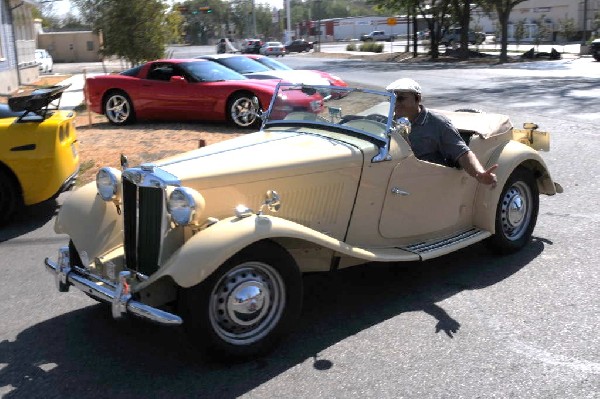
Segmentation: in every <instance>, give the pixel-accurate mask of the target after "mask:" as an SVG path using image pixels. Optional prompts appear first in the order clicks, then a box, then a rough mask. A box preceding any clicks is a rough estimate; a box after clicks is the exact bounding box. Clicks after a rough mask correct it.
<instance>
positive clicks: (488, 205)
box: [474, 141, 562, 233]
mask: <svg viewBox="0 0 600 399" xmlns="http://www.w3.org/2000/svg"><path fill="white" fill-rule="evenodd" d="M493 164H498V168H497V169H496V172H495V173H496V176H497V178H498V184H497V185H496V188H494V189H490V187H489V186H485V185H480V186H479V188H478V190H477V194H476V196H475V203H474V224H475V226H477V227H479V228H481V229H484V230H487V231H490V232H492V233H494V232H495V226H496V224H495V220H496V207H497V205H498V201H499V199H500V194H502V189H503V187H504V185H505V184H506V181H507V180H508V178H509V177H510V175H511V174H512V173H513V171H514V170H515V169H516V168H517V167H519V166H523V167H525V168H527V169H529V170H531V171H532V172H533V174H534V176H535V179H536V181H537V185H538V189H539V192H540V194H546V195H554V194H556V193H561V192H562V188H561V187H560V185H558V184H555V183H554V181H553V180H552V177H551V176H550V172H549V171H548V167H547V166H546V163H545V162H544V160H543V159H542V157H541V156H540V154H539V153H538V152H537V151H535V150H534V149H532V148H531V147H529V146H526V145H524V144H522V143H519V142H516V141H509V142H508V143H507V144H506V145H505V146H504V147H502V148H501V150H500V151H498V153H497V154H496V155H495V156H492V157H491V158H490V160H489V162H488V164H487V165H486V166H485V167H486V169H487V168H489V167H490V166H492V165H493Z"/></svg>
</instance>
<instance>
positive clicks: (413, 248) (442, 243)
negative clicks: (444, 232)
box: [402, 229, 486, 254]
mask: <svg viewBox="0 0 600 399" xmlns="http://www.w3.org/2000/svg"><path fill="white" fill-rule="evenodd" d="M480 234H486V232H484V231H483V230H480V229H470V230H467V231H463V232H461V233H458V234H456V235H454V236H452V237H447V238H445V239H443V240H439V241H435V242H420V243H417V244H412V245H408V246H406V247H403V248H402V249H405V250H407V251H410V252H414V253H417V254H419V253H426V252H431V251H434V250H436V249H440V248H444V247H447V246H451V245H455V244H458V243H459V242H462V241H465V240H468V239H470V238H472V237H475V236H477V235H480Z"/></svg>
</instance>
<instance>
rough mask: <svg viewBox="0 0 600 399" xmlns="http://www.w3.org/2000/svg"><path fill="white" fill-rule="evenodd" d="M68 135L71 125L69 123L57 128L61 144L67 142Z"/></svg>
mask: <svg viewBox="0 0 600 399" xmlns="http://www.w3.org/2000/svg"><path fill="white" fill-rule="evenodd" d="M70 134H71V123H70V122H67V123H63V124H61V125H60V126H59V127H58V139H59V140H60V142H61V143H63V142H64V141H65V140H67V139H68V138H69V135H70Z"/></svg>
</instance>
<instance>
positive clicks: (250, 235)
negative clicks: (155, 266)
mask: <svg viewBox="0 0 600 399" xmlns="http://www.w3.org/2000/svg"><path fill="white" fill-rule="evenodd" d="M269 238H295V239H301V240H305V241H308V242H312V243H315V244H317V245H320V246H322V247H325V248H329V249H331V250H334V251H336V252H338V253H341V254H343V255H347V256H351V257H355V258H360V259H364V260H366V261H382V260H384V261H385V260H392V256H393V259H395V260H418V259H419V257H418V255H415V254H413V253H408V252H404V251H401V250H398V251H396V252H395V253H394V254H393V255H389V254H386V253H385V252H379V251H371V250H368V249H363V248H357V247H353V246H351V245H348V244H346V243H345V242H343V241H340V240H338V239H335V238H332V237H329V236H328V235H325V234H323V233H320V232H318V231H315V230H312V229H310V228H308V227H306V226H303V225H301V224H298V223H295V222H292V221H289V220H286V219H282V218H279V217H274V216H265V215H262V216H257V215H253V216H250V217H247V218H242V219H240V218H237V217H231V218H227V219H223V220H221V221H220V222H217V223H215V224H214V225H212V226H210V227H209V228H207V229H205V230H202V231H200V232H198V233H197V234H196V235H194V236H193V237H192V238H190V239H189V240H188V241H187V242H186V243H185V244H184V245H183V246H182V247H181V248H179V249H178V250H177V251H176V252H175V253H174V254H173V255H172V256H171V258H170V259H169V260H168V261H167V262H166V263H165V264H164V265H163V267H161V269H160V270H159V271H158V272H157V273H155V274H154V275H152V277H150V279H148V280H146V281H145V282H144V283H142V284H141V285H140V289H141V288H143V287H145V286H147V285H150V284H152V283H153V282H155V281H157V280H159V279H161V278H163V277H166V276H169V277H171V278H172V279H173V280H174V281H175V283H177V284H178V285H179V286H181V287H186V288H187V287H192V286H194V285H196V284H198V283H200V282H202V281H203V280H204V279H206V278H207V277H208V276H209V275H210V274H211V273H212V272H214V271H215V270H216V269H217V268H218V267H219V266H221V265H222V264H223V263H224V262H225V261H226V260H227V259H229V258H230V257H232V256H233V255H235V254H236V253H237V252H239V251H240V250H242V249H243V248H245V247H247V246H249V245H251V244H253V243H255V242H258V241H260V240H264V239H269ZM386 256H388V257H389V259H385V257H386Z"/></svg>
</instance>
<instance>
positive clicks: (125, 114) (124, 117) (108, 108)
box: [103, 90, 135, 126]
mask: <svg viewBox="0 0 600 399" xmlns="http://www.w3.org/2000/svg"><path fill="white" fill-rule="evenodd" d="M103 109H104V115H106V117H107V118H108V121H109V122H110V123H111V124H113V125H117V126H123V125H128V124H130V123H133V122H134V121H135V110H134V109H133V102H132V101H131V99H130V98H129V96H128V95H127V93H125V92H124V91H121V90H115V91H111V92H109V93H108V94H107V95H106V96H105V98H104V107H103Z"/></svg>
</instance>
